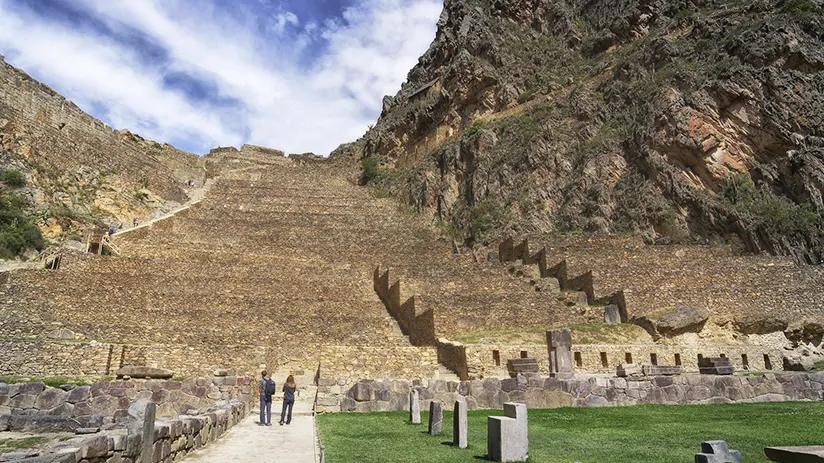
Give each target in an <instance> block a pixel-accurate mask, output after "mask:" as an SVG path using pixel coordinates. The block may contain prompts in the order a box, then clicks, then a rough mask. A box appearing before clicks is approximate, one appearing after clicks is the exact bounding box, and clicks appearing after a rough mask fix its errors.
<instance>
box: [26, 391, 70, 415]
mask: <svg viewBox="0 0 824 463" xmlns="http://www.w3.org/2000/svg"><path fill="white" fill-rule="evenodd" d="M67 395H68V393H67V392H66V391H64V390H62V389H57V388H48V389H46V390H45V391H43V392H41V393H40V395H38V396H37V400H36V401H35V402H34V408H36V409H38V410H49V409H52V408H55V407H57V406H58V405H60V404H62V403H64V402H65V401H66V396H67Z"/></svg>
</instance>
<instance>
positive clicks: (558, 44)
mask: <svg viewBox="0 0 824 463" xmlns="http://www.w3.org/2000/svg"><path fill="white" fill-rule="evenodd" d="M823 71H824V5H822V2H821V1H820V0H756V1H735V0H729V1H721V0H618V1H614V0H611V1H607V0H446V1H445V2H444V10H443V13H442V15H441V17H440V20H439V22H438V31H437V36H436V38H435V40H434V42H433V43H432V45H431V46H430V48H429V50H428V51H427V52H426V53H425V54H424V55H423V56H421V58H420V59H419V61H418V64H417V65H416V66H415V67H414V68H413V69H412V70H411V71H410V72H409V75H408V78H407V82H406V83H404V85H403V86H402V88H401V90H400V91H399V92H398V94H397V95H395V96H393V97H390V96H387V97H385V98H384V103H383V112H382V114H381V116H380V118H379V119H378V121H377V122H376V124H375V125H374V127H372V128H370V130H369V131H368V132H367V133H366V134H365V135H364V136H363V137H362V138H361V139H359V140H358V141H356V142H354V143H351V144H347V145H342V146H341V147H340V148H338V149H337V150H336V151H335V152H334V153H332V157H334V158H338V159H348V160H351V161H360V162H362V165H363V168H364V170H363V178H362V181H363V182H365V183H366V182H369V183H374V184H376V185H377V186H378V187H379V188H381V189H382V190H383V191H385V192H387V193H389V194H393V195H396V196H398V197H400V198H402V199H403V200H405V201H407V202H409V203H410V204H413V205H415V206H416V207H417V208H418V209H419V210H426V211H429V212H431V213H433V214H434V215H435V217H437V218H438V219H440V221H441V223H442V224H443V225H444V226H445V228H446V229H447V230H448V231H449V232H451V233H452V234H453V235H454V236H455V237H458V238H461V239H465V240H466V243H467V244H470V245H471V244H474V243H481V242H486V241H493V240H496V239H499V238H501V237H503V236H504V235H507V234H532V235H535V234H547V233H558V232H570V231H583V232H592V233H618V234H624V233H631V234H641V235H642V236H644V237H645V239H646V240H647V241H648V242H658V243H666V242H708V241H711V242H718V241H728V242H729V241H732V242H735V243H738V244H740V246H741V247H743V248H744V249H746V250H749V251H753V252H768V253H772V254H778V255H792V256H794V257H795V258H796V259H797V260H798V261H801V262H808V263H816V262H820V261H821V260H822V259H824V219H823V218H822V217H823V216H824V72H823Z"/></svg>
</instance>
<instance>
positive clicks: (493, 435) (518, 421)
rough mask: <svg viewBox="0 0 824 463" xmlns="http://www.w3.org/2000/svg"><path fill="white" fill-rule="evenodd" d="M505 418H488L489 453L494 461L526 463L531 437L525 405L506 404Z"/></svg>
mask: <svg viewBox="0 0 824 463" xmlns="http://www.w3.org/2000/svg"><path fill="white" fill-rule="evenodd" d="M504 414H505V416H490V417H488V418H487V453H488V457H489V459H490V460H492V461H502V462H506V461H526V460H527V458H529V436H528V431H527V416H526V405H525V404H513V403H507V404H504Z"/></svg>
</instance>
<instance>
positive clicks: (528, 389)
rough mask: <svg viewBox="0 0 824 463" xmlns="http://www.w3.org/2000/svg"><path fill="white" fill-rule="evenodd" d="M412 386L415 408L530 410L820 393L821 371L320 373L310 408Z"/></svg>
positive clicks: (402, 393) (379, 401)
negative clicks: (441, 376) (343, 379)
mask: <svg viewBox="0 0 824 463" xmlns="http://www.w3.org/2000/svg"><path fill="white" fill-rule="evenodd" d="M412 388H415V389H417V390H418V392H419V394H420V399H421V410H426V409H428V407H429V402H431V401H433V400H439V401H441V402H442V403H443V405H444V407H445V408H446V409H451V407H452V406H453V404H454V403H455V401H456V400H460V399H462V400H466V402H467V405H468V407H469V409H470V410H475V409H499V408H501V407H502V406H503V403H504V402H523V403H526V404H527V406H529V407H530V408H555V407H568V406H576V407H592V406H623V405H639V404H709V403H740V402H783V401H797V400H822V399H824V396H822V390H824V373H787V374H772V373H768V374H765V375H763V376H715V375H682V376H656V377H638V378H632V377H630V378H617V377H607V376H587V377H577V378H574V379H569V380H559V379H555V378H546V377H539V376H534V377H530V378H525V377H520V378H518V379H515V378H508V379H504V380H501V379H497V378H486V379H484V380H473V381H461V382H457V381H443V380H415V381H411V382H410V381H405V380H375V381H360V382H358V383H357V384H355V385H353V386H352V387H351V388H348V389H346V388H343V387H341V386H340V385H339V384H338V383H336V382H335V381H330V380H324V379H321V380H320V383H319V387H318V402H317V411H319V412H337V411H358V412H370V411H392V410H395V411H404V410H408V409H409V392H410V390H411V389H412Z"/></svg>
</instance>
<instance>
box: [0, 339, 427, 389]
mask: <svg viewBox="0 0 824 463" xmlns="http://www.w3.org/2000/svg"><path fill="white" fill-rule="evenodd" d="M123 365H141V366H150V367H157V368H164V369H167V370H171V371H173V372H174V373H175V374H176V375H182V376H192V377H205V376H211V375H212V373H213V372H214V370H215V369H218V368H228V369H232V370H234V371H235V372H237V373H238V374H240V375H242V376H249V377H257V376H258V375H259V374H260V371H261V370H262V369H268V370H270V371H285V370H289V371H294V372H302V373H298V374H305V373H308V374H314V373H315V372H316V371H317V370H318V368H320V369H321V371H322V372H323V375H324V376H327V377H335V378H348V379H349V380H354V381H356V380H358V379H361V378H374V377H395V378H428V377H432V376H433V375H434V374H435V372H437V371H438V352H437V349H436V348H435V347H414V346H339V345H337V346H336V345H324V344H323V343H322V341H318V343H317V344H314V345H313V344H303V345H302V346H301V349H300V350H299V351H296V350H295V349H294V348H293V347H292V346H291V345H289V344H287V343H284V344H282V345H278V346H268V347H265V346H253V345H234V346H224V345H208V346H207V345H195V346H189V345H173V344H154V345H136V344H114V343H92V342H69V341H65V342H61V341H46V340H31V341H28V340H26V341H24V340H0V375H15V376H35V377H37V376H39V377H46V376H70V377H77V376H87V377H101V376H110V375H114V372H116V371H117V370H118V369H119V368H120V367H122V366H123Z"/></svg>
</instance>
